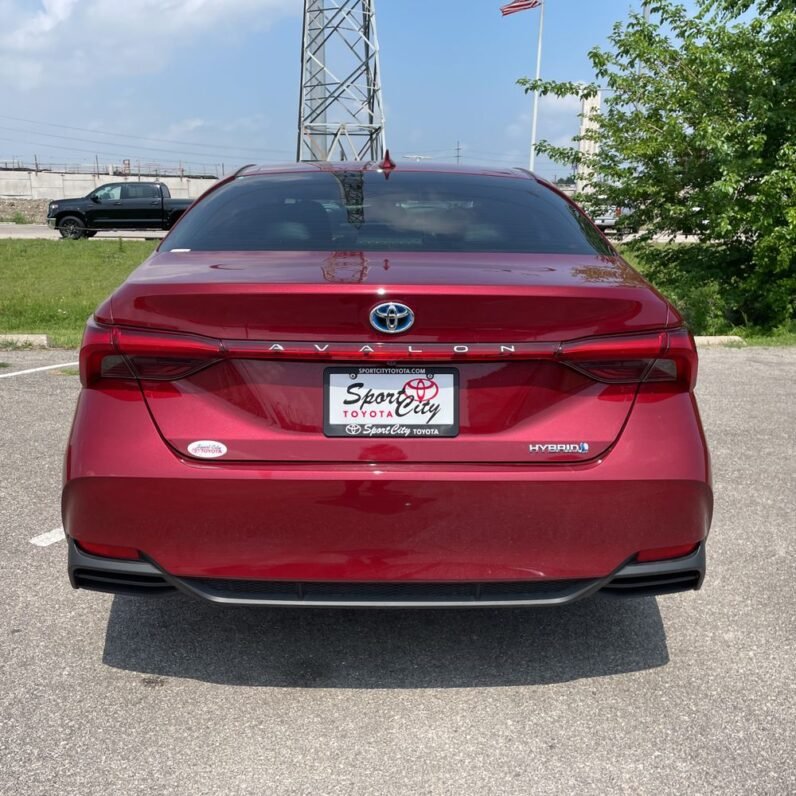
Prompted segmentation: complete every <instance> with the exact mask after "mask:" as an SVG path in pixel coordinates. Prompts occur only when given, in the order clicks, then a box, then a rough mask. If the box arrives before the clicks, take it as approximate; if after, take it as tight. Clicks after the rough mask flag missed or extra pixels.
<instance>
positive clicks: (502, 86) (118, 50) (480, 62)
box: [0, 0, 640, 177]
mask: <svg viewBox="0 0 796 796" xmlns="http://www.w3.org/2000/svg"><path fill="white" fill-rule="evenodd" d="M505 1H506V0H503V2H505ZM376 3H377V6H376V8H377V18H378V28H379V38H380V43H381V49H382V74H383V87H384V101H385V105H386V113H387V125H388V128H387V129H388V139H389V145H390V148H391V151H392V153H393V155H394V156H398V157H401V156H403V155H404V154H407V153H420V154H429V155H432V156H434V158H435V159H439V160H452V159H453V158H454V156H455V148H456V145H457V141H460V142H461V145H462V156H463V160H464V162H477V163H488V164H498V163H500V164H506V165H526V164H527V159H528V141H529V136H530V98H529V97H526V96H525V95H524V94H523V93H522V91H521V90H520V89H519V88H518V87H517V86H516V85H515V81H516V79H517V78H518V77H520V76H523V75H531V74H532V72H533V68H534V55H535V43H536V30H537V28H536V26H537V25H538V21H539V12H538V11H537V10H532V11H526V12H522V13H519V14H514V15H512V16H510V17H506V18H503V17H501V15H500V12H499V10H498V9H499V6H500V5H501V0H497V1H496V2H493V1H492V0H376ZM639 6H640V0H604V1H603V2H599V3H597V2H585V0H547V8H546V12H545V36H544V54H543V66H542V74H543V77H548V78H555V79H561V80H589V79H591V78H592V74H591V69H590V66H589V62H588V58H587V55H586V54H587V52H588V50H589V49H590V48H591V47H592V46H594V45H595V44H604V43H605V40H606V37H607V35H608V34H609V32H610V30H611V26H612V24H613V23H614V22H615V21H616V20H618V19H624V18H626V16H627V14H628V12H629V11H630V9H631V8H638V7H639ZM302 7H303V3H302V0H136V2H131V1H130V0H0V162H2V161H3V160H5V159H9V158H20V159H22V160H25V161H32V159H33V155H34V154H36V155H37V156H38V158H39V160H40V161H42V162H54V163H66V162H68V163H77V162H83V163H90V162H93V160H94V154H97V156H98V158H99V160H100V162H101V163H109V162H119V161H120V160H121V159H122V158H123V157H129V158H131V159H132V160H133V161H135V160H141V161H142V162H155V161H157V162H161V163H164V164H173V163H176V162H177V161H179V160H183V161H184V162H187V163H191V164H206V167H205V168H210V167H215V166H216V164H220V163H222V162H223V163H224V165H225V169H227V170H229V169H230V168H232V167H234V166H235V165H240V164H241V163H245V162H251V161H273V162H278V161H286V160H287V161H289V160H292V159H294V157H295V140H296V118H297V102H298V99H297V98H298V84H299V47H300V36H301V10H302ZM540 107H541V110H540V117H539V134H540V137H542V138H550V139H552V140H555V141H559V142H560V141H565V140H566V139H567V138H568V137H569V136H571V135H572V134H574V133H575V132H577V126H578V120H577V113H578V110H579V107H578V104H577V103H576V102H574V101H556V100H553V99H549V100H545V101H543V102H542V104H541V106H540ZM20 120H29V121H20ZM34 122H35V123H34ZM42 123H48V124H49V125H50V126H46V125H45V124H42ZM70 128H79V129H70ZM106 133H123V134H125V135H126V136H127V137H124V138H122V137H120V136H117V135H107V134H106ZM153 138H154V139H160V140H155V141H153V140H145V139H153ZM537 171H539V172H540V173H541V174H542V175H544V176H547V177H552V176H556V175H558V176H561V175H563V174H564V173H565V172H564V170H563V169H562V168H561V167H558V166H555V165H553V164H550V163H548V162H546V161H544V160H538V161H537Z"/></svg>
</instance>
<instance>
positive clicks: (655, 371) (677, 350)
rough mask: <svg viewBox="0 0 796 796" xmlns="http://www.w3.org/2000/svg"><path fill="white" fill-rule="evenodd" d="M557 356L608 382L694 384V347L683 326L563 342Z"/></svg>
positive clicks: (579, 369)
mask: <svg viewBox="0 0 796 796" xmlns="http://www.w3.org/2000/svg"><path fill="white" fill-rule="evenodd" d="M557 357H558V359H559V360H560V361H561V362H562V363H563V364H565V365H568V366H569V367H571V368H573V369H575V370H577V371H579V372H581V373H583V374H585V375H587V376H589V377H590V378H593V379H595V380H596V381H601V382H606V383H609V384H633V383H640V382H669V383H673V384H681V385H682V386H685V387H687V388H688V389H692V388H693V387H694V385H695V383H696V371H697V358H696V349H695V348H694V343H693V339H692V338H691V335H690V334H689V333H688V331H687V330H685V329H675V330H674V331H671V332H668V331H664V332H652V333H649V334H635V335H621V336H616V337H592V338H587V339H583V340H575V341H572V342H569V343H563V344H562V345H561V348H560V349H559V351H558V354H557Z"/></svg>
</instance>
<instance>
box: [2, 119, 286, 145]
mask: <svg viewBox="0 0 796 796" xmlns="http://www.w3.org/2000/svg"><path fill="white" fill-rule="evenodd" d="M0 119H5V120H6V121H12V122H24V123H25V124H36V125H40V126H43V127H55V128H57V129H61V130H76V131H78V132H81V133H93V134H94V135H108V136H114V137H116V138H132V139H135V140H138V141H155V142H158V143H162V144H177V145H178V146H190V147H213V148H215V149H217V150H219V151H221V150H230V149H236V150H239V151H241V152H275V153H279V154H287V153H288V150H286V149H269V148H267V147H239V146H233V147H230V146H229V145H226V144H211V143H209V142H208V143H204V144H195V143H190V142H189V141H178V140H176V139H173V138H154V137H152V136H140V135H131V134H130V133H111V132H108V131H105V130H96V129H92V128H90V127H73V126H71V125H68V124H54V123H53V122H40V121H37V120H36V119H23V118H21V117H18V116H6V115H5V114H0ZM42 135H47V134H46V133H42Z"/></svg>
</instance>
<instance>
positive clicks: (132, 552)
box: [77, 541, 141, 560]
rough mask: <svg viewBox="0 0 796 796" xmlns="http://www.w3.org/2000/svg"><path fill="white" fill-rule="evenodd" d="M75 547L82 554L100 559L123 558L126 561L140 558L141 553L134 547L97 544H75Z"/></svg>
mask: <svg viewBox="0 0 796 796" xmlns="http://www.w3.org/2000/svg"><path fill="white" fill-rule="evenodd" d="M77 546H78V547H79V548H80V549H81V550H82V551H83V552H84V553H90V554H91V555H92V556H102V558H124V559H127V560H132V559H138V558H141V553H139V552H138V550H136V549H135V548H134V547H120V546H118V545H113V544H98V543H96V542H83V541H79V542H77Z"/></svg>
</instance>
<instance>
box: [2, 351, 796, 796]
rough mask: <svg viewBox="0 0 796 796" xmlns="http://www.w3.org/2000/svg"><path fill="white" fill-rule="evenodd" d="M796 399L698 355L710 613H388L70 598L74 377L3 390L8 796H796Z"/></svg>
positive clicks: (604, 605)
mask: <svg viewBox="0 0 796 796" xmlns="http://www.w3.org/2000/svg"><path fill="white" fill-rule="evenodd" d="M74 359H75V356H74V353H73V352H63V351H44V352H35V351H22V352H8V351H0V363H7V365H9V367H0V375H3V374H7V373H9V372H13V371H15V370H21V369H24V368H28V367H37V366H43V365H48V364H62V363H69V362H73V361H74ZM795 384H796V348H783V349H759V348H750V349H717V350H706V351H704V352H703V353H702V364H701V373H700V384H699V387H698V394H699V398H700V403H701V407H702V412H703V419H704V423H705V427H706V431H707V435H708V438H709V441H710V445H711V450H712V454H713V463H714V475H715V482H716V484H715V485H716V515H715V520H714V526H713V534H712V536H711V539H710V541H709V544H708V556H709V571H708V578H707V581H706V585H705V588H704V589H703V590H702V591H701V592H698V593H690V594H684V595H672V596H669V597H662V598H658V599H657V600H656V599H653V598H644V599H637V600H632V601H616V600H612V599H609V598H602V597H597V598H595V599H592V600H589V601H584V602H581V603H577V604H575V605H573V606H569V607H566V608H561V609H554V610H539V611H522V610H506V611H490V610H476V611H465V612H445V611H418V612H410V611H395V612H382V613H380V612H368V611H360V612H352V611H338V612H335V611H329V610H299V611H290V610H281V611H277V610H273V611H269V610H249V609H243V610H241V609H234V610H230V609H223V608H217V607H214V606H210V605H205V604H203V603H200V602H198V601H192V600H189V599H188V598H185V597H175V598H169V599H165V600H161V601H138V600H135V599H131V598H123V597H115V598H114V597H110V596H103V595H97V594H91V593H88V592H73V591H72V590H71V588H70V587H69V585H68V583H67V580H66V574H65V552H66V551H65V545H64V543H63V542H56V543H54V544H52V545H50V546H47V547H38V546H36V545H34V544H31V542H30V540H31V539H32V538H33V537H36V536H37V535H39V534H41V533H43V532H46V531H50V530H52V529H54V528H57V527H58V526H59V524H60V517H59V507H58V500H59V489H60V475H61V461H62V454H63V448H64V443H65V440H66V436H67V433H68V429H69V423H70V420H71V414H72V410H73V407H74V401H75V397H76V394H77V391H78V386H79V385H78V380H77V377H76V376H75V375H73V371H71V370H66V371H63V370H61V369H55V370H50V371H43V372H40V373H35V374H30V375H24V376H17V377H12V378H5V379H0V450H1V451H2V454H3V456H2V465H0V466H1V467H2V470H0V475H1V476H2V477H1V478H0V546H2V555H0V566H2V577H3V589H2V600H0V638H2V645H0V673H1V674H0V677H2V689H0V792H1V793H8V794H31V793H41V794H45V793H47V794H49V793H59V794H72V793H75V794H77V793H80V794H103V795H104V794H108V793H124V794H137V793H142V794H143V793H148V792H152V791H155V792H160V793H164V794H166V793H190V794H218V793H241V794H243V793H251V794H255V793H257V794H261V793H280V794H282V793H284V794H305V793H306V794H316V793H345V794H350V793H357V794H370V793H373V794H384V793H390V794H393V793H395V794H415V793H435V794H437V793H439V794H447V793H451V794H453V793H457V794H460V793H501V794H502V793H526V794H527V793H539V794H557V793H562V794H570V793H574V792H578V793H584V794H592V793H594V794H605V793H628V794H639V793H654V794H660V793H677V794H680V793H686V792H688V793H699V794H709V793H710V794H713V793H715V794H734V793H765V794H785V793H796V773H795V772H796V764H794V749H796V691H795V690H794V685H793V681H794V675H795V674H796V671H795V669H796V663H795V661H796V654H795V653H796V626H795V625H796V611H794V609H795V608H796V593H795V592H794V588H793V583H794V579H795V578H796V565H794V557H793V555H792V545H793V534H794V530H795V528H794V513H795V510H796V489H794V480H796V479H794V459H793V449H794V445H795V444H796V389H795V388H794V385H795Z"/></svg>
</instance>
